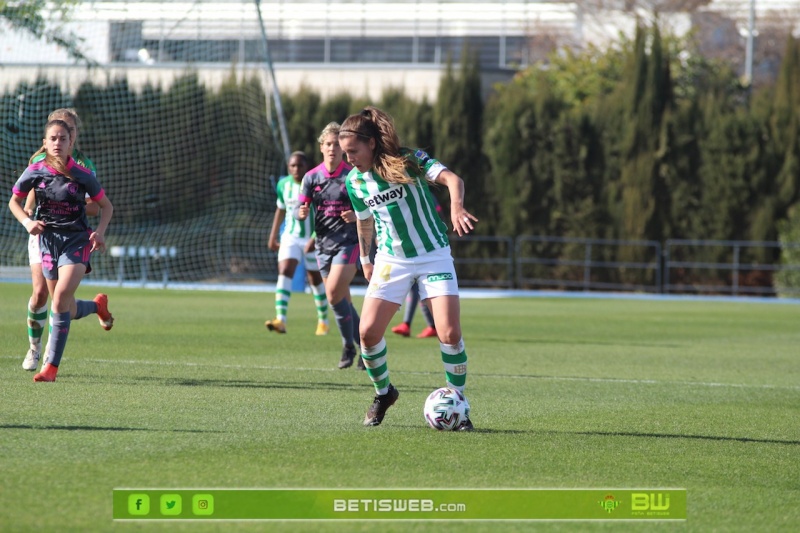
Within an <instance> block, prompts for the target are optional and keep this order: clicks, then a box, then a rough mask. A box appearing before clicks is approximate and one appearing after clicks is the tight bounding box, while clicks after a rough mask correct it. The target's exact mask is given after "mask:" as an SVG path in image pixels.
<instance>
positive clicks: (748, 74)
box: [744, 0, 756, 87]
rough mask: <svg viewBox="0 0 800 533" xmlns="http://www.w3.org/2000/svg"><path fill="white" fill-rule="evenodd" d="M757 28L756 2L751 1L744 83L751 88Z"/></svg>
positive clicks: (754, 0)
mask: <svg viewBox="0 0 800 533" xmlns="http://www.w3.org/2000/svg"><path fill="white" fill-rule="evenodd" d="M755 26H756V0H750V14H749V16H748V17H747V47H746V49H745V56H744V81H745V84H746V85H747V86H748V87H749V86H750V84H751V83H753V33H754V32H755Z"/></svg>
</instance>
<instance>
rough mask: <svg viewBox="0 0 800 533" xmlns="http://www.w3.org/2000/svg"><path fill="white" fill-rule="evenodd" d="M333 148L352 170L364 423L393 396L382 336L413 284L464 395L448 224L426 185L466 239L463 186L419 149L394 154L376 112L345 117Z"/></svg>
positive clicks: (385, 119) (449, 378)
mask: <svg viewBox="0 0 800 533" xmlns="http://www.w3.org/2000/svg"><path fill="white" fill-rule="evenodd" d="M339 144H340V145H341V147H342V150H343V151H344V153H345V154H346V155H347V158H348V160H349V161H350V163H351V164H352V165H353V166H354V168H353V170H352V171H351V172H350V174H349V175H348V176H347V180H346V184H347V192H348V194H349V195H350V200H351V202H352V204H353V209H354V210H355V212H356V217H357V218H358V221H357V224H356V226H357V230H358V243H359V246H360V248H361V264H362V265H363V268H364V276H365V277H366V278H367V280H369V287H368V288H367V293H366V296H365V298H364V307H363V308H362V310H361V331H360V334H361V350H362V352H361V357H362V358H363V359H364V363H365V365H366V367H367V374H368V375H369V377H370V379H371V380H372V383H373V385H374V387H375V392H376V395H375V399H374V400H373V403H372V405H371V406H370V407H369V409H368V410H367V414H366V416H365V418H364V425H366V426H377V425H379V424H380V423H381V422H382V421H383V417H384V415H385V414H386V410H387V409H388V408H389V407H391V406H392V405H394V403H395V402H396V401H397V398H398V396H399V393H398V392H397V389H396V388H395V387H394V385H392V383H391V381H390V380H389V370H388V366H387V357H386V355H387V348H386V340H385V339H384V334H385V333H386V328H387V327H388V325H389V322H390V321H391V319H392V317H393V316H394V314H395V313H396V312H397V310H398V308H399V307H400V304H401V303H402V302H403V299H404V298H405V296H406V294H407V293H408V291H409V289H410V288H411V285H412V284H413V283H414V282H416V283H417V284H418V286H419V292H420V298H422V299H423V300H426V301H427V304H428V305H429V307H430V309H431V312H432V313H433V320H434V322H435V323H436V331H437V336H438V337H439V347H440V353H441V357H442V363H443V364H444V370H445V379H446V383H447V386H448V387H450V388H453V389H457V390H459V391H463V390H464V386H465V385H466V378H467V353H466V350H465V348H464V340H463V338H462V336H461V318H460V301H459V296H458V281H457V278H456V271H455V267H454V264H453V257H452V255H451V254H450V244H449V241H448V240H447V226H446V225H445V223H444V222H443V221H442V219H441V218H440V217H439V215H438V214H437V212H436V204H435V202H434V200H433V197H432V195H431V192H430V189H429V184H432V183H436V184H439V185H443V186H445V187H447V190H448V192H449V193H450V202H451V207H450V219H451V221H452V224H453V229H454V230H455V232H456V233H457V234H458V235H464V234H466V233H469V232H470V231H471V230H472V229H473V227H474V226H473V222H477V220H478V219H477V218H476V217H475V216H473V215H472V214H470V213H469V212H468V211H467V210H466V209H464V205H463V204H464V182H463V180H462V179H461V178H460V177H458V176H457V175H456V174H455V173H453V172H451V171H450V170H448V169H447V168H445V167H444V165H442V164H441V163H440V162H439V161H437V160H436V159H433V158H431V157H430V156H429V155H428V154H426V153H425V152H424V151H422V150H416V151H415V150H409V149H406V148H401V147H400V140H399V139H398V137H397V133H396V131H395V128H394V123H393V121H392V118H391V117H390V116H389V115H388V114H386V113H384V112H383V111H381V110H380V109H377V108H375V107H372V106H368V107H366V108H364V109H363V110H362V111H361V112H360V113H358V114H355V115H351V116H349V117H348V118H347V119H346V120H345V121H344V123H343V124H342V127H341V130H340V132H339ZM373 236H374V237H375V240H376V242H377V253H376V255H375V264H374V265H373V264H372V263H371V261H370V251H371V249H372V242H373ZM459 429H460V430H466V431H468V430H471V429H472V422H471V421H470V420H467V421H466V422H465V423H464V424H463V425H462V426H461V427H460V428H459Z"/></svg>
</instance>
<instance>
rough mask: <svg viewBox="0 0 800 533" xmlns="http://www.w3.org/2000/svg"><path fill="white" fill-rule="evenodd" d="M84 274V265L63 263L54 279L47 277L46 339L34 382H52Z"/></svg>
mask: <svg viewBox="0 0 800 533" xmlns="http://www.w3.org/2000/svg"><path fill="white" fill-rule="evenodd" d="M85 273H86V265H83V264H80V263H78V264H66V265H63V266H61V267H59V268H58V274H57V276H58V279H51V278H50V277H48V279H47V286H48V289H49V291H50V296H51V298H52V302H53V303H52V309H51V310H50V339H49V342H48V343H47V353H46V354H45V362H44V365H43V366H42V371H41V372H40V373H38V374H36V375H35V376H33V380H34V381H55V380H56V374H57V373H58V367H59V365H60V364H61V357H62V356H63V355H64V348H65V347H66V345H67V338H68V337H69V329H70V324H71V322H72V316H73V315H74V314H75V313H76V302H75V291H76V290H77V289H78V286H79V285H80V283H81V280H82V279H83V275H84V274H85Z"/></svg>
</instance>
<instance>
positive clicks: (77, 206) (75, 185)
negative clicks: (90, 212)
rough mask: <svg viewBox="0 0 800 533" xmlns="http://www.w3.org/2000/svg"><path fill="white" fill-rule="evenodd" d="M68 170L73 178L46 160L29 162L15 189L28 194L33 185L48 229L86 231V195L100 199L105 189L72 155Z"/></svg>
mask: <svg viewBox="0 0 800 533" xmlns="http://www.w3.org/2000/svg"><path fill="white" fill-rule="evenodd" d="M67 172H68V173H69V174H70V176H71V177H72V179H69V178H68V177H66V176H64V175H63V174H60V173H59V172H58V171H57V170H56V169H54V168H52V167H50V166H48V165H47V164H46V163H45V162H44V161H39V162H37V163H34V164H32V165H30V166H29V167H28V168H27V169H25V172H23V173H22V175H21V176H20V177H19V179H18V180H17V182H16V183H15V184H14V187H13V189H12V192H13V194H14V195H15V196H17V197H19V198H25V197H26V196H27V195H28V192H30V191H31V189H33V190H34V191H35V194H36V215H35V217H34V218H36V219H37V220H43V221H44V222H45V223H46V224H47V227H48V229H52V230H56V231H61V232H64V231H68V232H71V231H87V230H88V229H89V221H88V220H87V218H86V196H87V195H88V197H89V198H91V199H92V200H93V201H95V202H96V201H98V200H100V199H102V198H103V197H104V196H105V191H104V190H103V187H102V186H101V185H100V182H99V181H97V177H96V176H95V174H94V172H92V171H91V170H89V169H88V168H85V167H82V166H80V165H78V164H77V163H75V160H74V159H72V158H71V157H70V159H69V161H68V162H67Z"/></svg>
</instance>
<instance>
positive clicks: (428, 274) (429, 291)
mask: <svg viewBox="0 0 800 533" xmlns="http://www.w3.org/2000/svg"><path fill="white" fill-rule="evenodd" d="M414 281H416V282H417V285H418V286H419V297H420V299H422V300H427V299H428V298H435V297H437V296H458V278H457V277H456V269H455V265H454V264H453V256H452V255H451V254H450V247H447V248H443V249H440V250H436V251H433V252H431V253H428V254H425V255H423V256H421V257H414V258H412V259H401V258H398V257H393V256H390V255H386V254H382V253H380V252H379V253H378V255H377V256H376V257H375V265H374V267H373V270H372V279H371V280H370V282H369V287H368V288H367V297H369V298H378V299H379V300H386V301H388V302H393V303H396V304H398V305H399V304H402V303H403V301H405V298H406V295H407V294H408V291H409V290H411V285H413V284H414Z"/></svg>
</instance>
